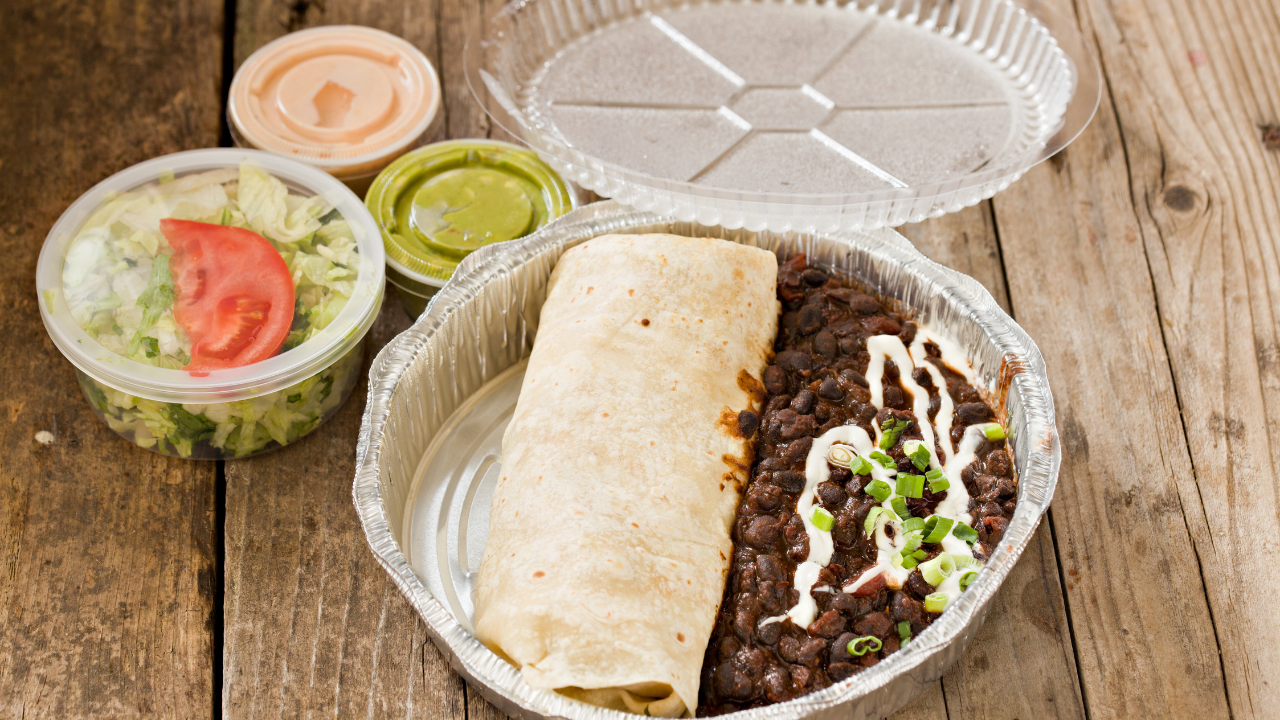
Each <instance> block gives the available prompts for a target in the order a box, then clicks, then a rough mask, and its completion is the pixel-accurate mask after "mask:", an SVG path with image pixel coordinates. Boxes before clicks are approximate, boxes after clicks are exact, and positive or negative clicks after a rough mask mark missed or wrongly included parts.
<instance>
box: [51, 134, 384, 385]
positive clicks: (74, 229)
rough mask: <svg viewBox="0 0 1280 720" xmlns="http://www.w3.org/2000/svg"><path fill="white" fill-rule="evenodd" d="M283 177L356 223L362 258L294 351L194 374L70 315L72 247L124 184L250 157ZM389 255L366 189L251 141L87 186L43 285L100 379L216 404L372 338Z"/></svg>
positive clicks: (282, 380) (320, 365)
mask: <svg viewBox="0 0 1280 720" xmlns="http://www.w3.org/2000/svg"><path fill="white" fill-rule="evenodd" d="M245 160H248V161H249V162H251V163H253V164H254V165H256V166H258V167H260V168H262V169H263V170H265V171H266V172H268V173H270V174H271V175H273V176H275V177H276V178H277V179H279V180H280V181H281V182H283V183H284V184H285V185H286V186H288V187H290V188H292V189H294V190H296V191H299V192H303V193H306V194H309V195H321V196H323V197H324V198H325V200H327V201H328V202H329V203H330V204H331V205H333V207H334V208H335V209H336V210H337V211H338V212H339V213H340V214H341V215H342V217H343V219H344V220H346V221H347V223H348V224H349V225H350V226H351V231H352V235H353V236H354V237H355V240H356V247H357V249H358V251H359V256H360V259H359V267H358V268H357V275H356V280H355V288H354V290H353V291H352V294H351V299H350V300H349V301H348V302H347V304H346V306H345V307H343V308H342V310H341V311H340V312H339V313H338V316H337V317H336V318H334V319H333V321H332V322H331V323H330V324H329V325H328V326H326V327H325V328H324V329H323V330H321V331H320V332H319V333H318V334H317V335H315V336H314V337H312V338H311V339H310V340H307V341H306V342H304V343H302V344H301V345H299V346H298V347H296V348H293V349H292V350H287V351H285V352H283V353H280V354H279V355H276V356H275V357H272V358H268V359H266V360H263V361H261V362H256V363H253V364H251V365H246V366H244V367H238V368H230V369H225V370H212V371H209V372H208V373H207V374H205V375H203V376H194V375H192V374H191V373H188V372H186V371H184V370H171V369H168V368H158V367H152V366H150V365H145V364H143V363H139V362H136V361H133V360H129V359H128V358H125V357H123V356H121V355H117V354H116V353H114V352H112V351H111V350H108V349H107V348H105V347H103V346H102V345H100V344H99V343H98V342H97V341H96V340H94V339H93V338H92V337H90V336H89V334H88V333H86V332H85V331H84V329H83V328H81V327H80V326H79V325H78V324H77V323H76V321H75V320H74V319H73V318H72V316H71V310H70V308H69V307H68V306H67V301H66V296H65V292H64V289H63V281H62V272H63V266H64V265H65V262H66V255H67V248H68V247H69V246H70V245H71V242H72V240H73V239H75V237H76V234H77V233H78V232H79V230H80V228H81V227H82V226H83V225H84V224H85V222H86V221H87V220H88V219H89V217H90V216H91V215H92V214H93V213H94V211H96V210H97V209H98V208H100V207H101V206H102V205H103V204H104V203H106V202H108V201H110V200H111V199H112V198H113V197H115V196H116V195H118V194H120V193H124V192H128V191H130V190H136V189H138V188H141V187H143V186H146V185H149V184H151V183H155V182H157V181H160V180H163V179H165V178H171V177H182V176H184V175H189V174H192V173H200V172H206V171H209V170H218V169H221V168H238V167H240V163H241V162H242V161H245ZM385 278H386V262H385V255H384V253H383V250H382V242H381V237H380V235H379V233H378V227H377V225H376V224H375V223H374V221H373V218H372V217H370V215H369V211H368V210H366V209H365V207H364V204H363V203H362V202H360V198H358V197H356V195H355V193H353V192H351V190H349V189H348V188H347V187H346V186H345V185H343V184H342V183H341V182H339V181H338V180H337V179H335V178H334V177H332V176H331V175H329V174H327V173H325V172H323V171H321V170H318V169H316V168H315V167H312V166H310V165H307V164H305V163H302V162H298V161H296V160H290V159H289V158H284V157H280V156H278V155H273V154H271V153H265V152H261V151H258V150H248V149H216V150H190V151H187V152H180V153H174V154H172V155H165V156H162V157H158V158H155V159H153V160H148V161H147V162H144V163H140V164H138V165H134V166H133V167H131V168H128V169H126V170H123V171H121V172H118V173H116V174H115V175H112V176H111V177H109V178H107V179H106V180H103V181H102V182H100V183H98V184H97V185H95V186H94V187H93V188H92V189H90V190H89V191H88V192H86V193H85V194H84V195H81V196H80V198H79V199H78V200H76V201H75V202H74V203H72V205H71V207H69V208H67V210H66V212H64V213H63V214H62V217H60V218H58V221H57V222H56V223H55V224H54V226H53V228H52V229H51V230H50V231H49V235H48V237H46V238H45V241H44V246H43V247H42V248H41V249H40V259H39V261H38V263H37V265H36V289H37V291H38V292H39V297H40V303H39V304H40V316H41V318H42V319H43V320H44V325H45V329H46V330H48V332H49V337H50V338H52V339H53V342H54V344H55V345H57V346H58V349H59V350H60V351H62V354H63V355H64V356H66V358H67V359H68V360H70V361H71V363H72V364H73V365H75V366H76V367H77V368H79V369H80V370H81V371H83V372H84V373H85V374H86V375H89V376H90V377H92V378H94V379H95V380H97V381H99V382H101V383H103V384H105V385H109V386H111V387H113V388H116V389H118V390H121V391H124V392H127V393H129V394H131V395H136V396H138V397H144V398H148V399H151V400H159V401H162V402H177V403H212V402H229V401H233V400H244V399H248V398H252V397H257V396H259V395H264V394H266V393H269V392H275V391H276V390H281V389H284V388H287V387H289V386H290V385H293V384H295V383H297V382H300V381H302V380H305V379H306V378H308V377H311V376H312V375H314V374H316V373H318V372H320V371H321V370H324V369H325V368H327V367H329V366H330V365H332V364H333V363H335V362H337V361H338V359H340V358H341V357H342V356H343V355H345V354H346V353H347V352H348V351H349V350H351V348H353V347H355V345H356V344H357V343H359V342H361V341H362V340H363V339H364V336H365V333H366V332H367V331H368V330H369V328H370V327H371V326H372V325H373V321H374V320H375V319H376V318H377V316H378V310H379V309H380V308H381V307H382V295H383V288H384V283H385Z"/></svg>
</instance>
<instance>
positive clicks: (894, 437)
mask: <svg viewBox="0 0 1280 720" xmlns="http://www.w3.org/2000/svg"><path fill="white" fill-rule="evenodd" d="M890 423H892V426H891V425H890ZM910 425H911V421H910V420H898V421H897V422H893V421H891V420H885V421H884V424H883V425H881V426H880V429H881V430H883V431H884V434H883V435H881V436H880V449H881V450H888V449H889V448H891V447H893V446H894V445H896V444H898V437H899V436H900V435H902V433H903V431H904V430H906V429H907V428H908V427H909V426H910Z"/></svg>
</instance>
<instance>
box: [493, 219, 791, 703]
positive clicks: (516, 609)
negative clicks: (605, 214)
mask: <svg viewBox="0 0 1280 720" xmlns="http://www.w3.org/2000/svg"><path fill="white" fill-rule="evenodd" d="M776 276H777V260H776V258H775V257H774V256H773V254H772V253H769V252H768V251H765V250H761V249H758V248H752V247H748V246H744V245H739V244H737V243H732V242H727V241H724V240H712V239H707V238H703V239H695V238H686V237H679V236H674V235H605V236H602V237H598V238H595V239H593V240H590V241H588V242H585V243H583V244H582V245H579V246H577V247H575V248H573V249H571V250H569V251H568V252H566V253H565V254H564V255H563V256H562V257H561V259H560V261H559V263H558V264H557V266H556V268H555V271H554V272H553V273H552V275H551V281H550V286H549V288H548V293H547V300H546V304H544V305H543V307H542V315H541V321H540V326H539V328H538V334H537V338H536V340H535V342H534V347H533V353H532V355H531V356H530V358H529V365H528V369H527V371H526V373H525V377H524V384H523V386H522V387H521V390H520V398H519V401H518V402H517V404H516V409H515V413H514V415H513V417H512V419H511V423H510V425H509V426H508V427H507V430H506V434H505V436H504V437H503V444H502V454H503V461H502V462H503V464H502V472H503V475H502V478H501V479H500V480H499V482H498V485H497V488H496V490H495V492H494V497H493V502H492V506H491V510H490V514H489V539H488V543H487V544H486V546H485V553H484V560H483V562H482V564H481V566H480V579H479V585H478V591H477V598H476V636H477V637H478V638H479V639H480V640H481V641H482V642H484V643H485V644H486V645H488V646H489V647H490V648H491V649H493V650H494V651H495V652H497V653H499V654H500V655H502V656H503V657H505V658H507V659H508V660H510V661H511V662H512V663H513V664H515V665H516V666H517V667H519V668H520V669H521V672H522V674H523V675H524V678H525V680H526V681H527V682H528V683H529V684H530V685H531V686H533V687H537V688H548V689H554V690H558V691H560V692H562V693H564V694H566V695H568V696H570V697H575V698H578V699H580V700H583V701H585V702H590V703H593V704H597V705H601V706H604V707H610V708H613V709H617V710H629V711H631V712H636V713H645V712H647V713H648V714H650V715H655V716H660V717H681V716H686V717H692V716H693V712H694V710H696V708H697V705H698V682H699V672H700V669H701V666H702V660H703V654H704V652H705V650H706V644H707V641H708V638H709V637H710V635H711V629H712V624H713V623H714V621H715V616H716V611H717V610H718V608H719V605H720V600H721V598H722V597H723V593H724V582H725V577H726V576H727V573H728V569H729V561H730V556H731V554H732V551H733V543H732V540H731V538H730V531H731V528H732V525H733V521H734V513H735V510H736V508H737V505H738V501H739V497H740V493H741V488H742V487H743V486H744V485H745V484H746V480H747V473H748V472H749V470H750V464H751V462H750V458H751V455H750V451H751V448H750V446H749V441H748V440H747V439H745V438H744V437H742V434H741V432H740V431H739V429H738V423H737V415H738V412H739V411H741V410H746V409H752V410H756V411H758V409H759V403H760V400H761V398H762V397H763V395H764V389H763V386H762V385H761V383H760V378H761V375H762V373H763V372H764V368H765V367H766V365H767V362H768V359H769V357H770V355H771V347H772V343H773V339H774V336H775V335H776V333H777V318H778V314H779V304H778V301H777V298H776V296H775V282H776Z"/></svg>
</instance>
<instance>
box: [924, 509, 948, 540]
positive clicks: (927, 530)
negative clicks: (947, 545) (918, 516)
mask: <svg viewBox="0 0 1280 720" xmlns="http://www.w3.org/2000/svg"><path fill="white" fill-rule="evenodd" d="M954 524H955V520H952V519H951V518H945V517H942V516H941V515H930V516H929V519H928V520H926V521H925V523H924V541H925V542H927V543H939V542H942V538H944V537H946V536H947V533H949V532H951V526H952V525H954Z"/></svg>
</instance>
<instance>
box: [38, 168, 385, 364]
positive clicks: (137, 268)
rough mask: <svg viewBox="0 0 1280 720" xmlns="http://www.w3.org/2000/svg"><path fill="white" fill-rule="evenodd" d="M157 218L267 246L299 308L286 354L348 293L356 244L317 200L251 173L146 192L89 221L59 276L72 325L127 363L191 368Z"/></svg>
mask: <svg viewBox="0 0 1280 720" xmlns="http://www.w3.org/2000/svg"><path fill="white" fill-rule="evenodd" d="M165 218H179V219H183V220H196V221H199V222H207V223H213V224H219V225H231V226H235V227H241V228H246V229H248V230H252V231H254V232H256V233H259V234H260V235H262V236H263V237H265V238H267V239H268V240H269V241H271V243H272V246H273V247H275V249H276V251H277V252H279V253H280V256H281V257H282V258H284V260H285V263H286V264H287V265H288V267H289V272H290V274H291V275H292V276H293V282H294V294H295V297H296V299H297V302H296V303H295V306H294V321H293V325H292V327H291V329H290V334H289V337H288V339H287V341H286V343H285V349H292V348H294V347H297V346H298V345H301V344H302V343H304V342H306V341H307V340H309V339H311V338H312V337H315V335H316V334H317V333H319V332H320V331H321V330H323V329H324V328H325V327H327V326H328V325H329V324H330V323H332V322H333V320H334V319H335V318H336V317H337V316H338V314H339V313H340V312H342V309H343V308H344V307H346V304H347V302H348V301H349V300H350V299H351V295H352V294H353V293H354V292H355V278H356V274H357V270H356V267H357V264H358V262H359V251H358V249H357V247H356V242H355V237H354V235H353V234H352V232H351V227H350V226H349V225H348V224H347V222H346V221H345V220H344V219H343V218H342V215H341V213H339V212H338V211H337V209H335V208H334V207H333V206H332V205H330V204H329V203H328V201H326V200H325V199H324V198H323V197H321V196H318V195H317V196H314V197H305V196H303V195H299V194H296V193H292V192H290V191H289V189H288V188H287V187H286V186H285V185H284V183H282V182H281V181H280V180H279V179H277V178H275V177H273V176H272V175H271V174H270V173H267V172H265V171H264V170H262V169H260V168H257V167H255V166H253V165H251V164H249V163H244V164H242V165H241V166H240V168H239V169H223V170H214V171H210V172H205V173H198V174H194V175H186V176H183V177H180V178H176V179H170V180H168V181H166V182H161V183H155V184H152V185H148V186H146V187H143V188H139V189H138V190H134V191H131V192H128V193H123V194H120V195H117V196H115V197H113V198H111V199H109V200H108V201H107V202H106V203H104V204H103V206H102V207H101V208H99V209H98V210H97V211H95V212H94V213H93V215H92V216H91V217H90V218H89V220H88V221H87V222H86V223H85V225H84V227H82V228H81V229H80V230H79V232H78V233H77V235H76V237H75V238H74V239H73V240H72V242H71V244H70V246H69V247H68V249H67V256H66V260H65V262H64V264H63V271H62V281H63V290H64V294H65V296H66V299H67V305H68V307H69V308H70V310H71V315H72V318H73V319H75V321H76V323H77V324H78V325H80V327H82V328H84V330H85V332H87V333H88V334H89V335H90V337H92V338H94V339H95V340H97V341H98V342H99V343H100V344H102V346H103V347H105V348H107V349H108V350H110V351H111V352H114V353H116V354H118V355H122V356H124V357H127V358H129V359H130V360H135V361H137V362H140V363H145V364H147V365H153V366H155V367H164V368H182V367H185V366H186V365H187V364H189V363H190V362H191V340H190V338H188V337H187V334H186V332H185V331H183V329H182V327H181V326H180V325H178V323H177V321H176V320H174V317H173V302H174V297H175V295H176V292H177V290H178V288H176V287H175V286H174V281H173V274H172V272H171V271H170V269H169V259H170V257H171V256H172V249H171V248H170V247H169V243H168V242H167V241H166V240H165V238H164V234H163V233H161V232H160V221H161V220H163V219H165Z"/></svg>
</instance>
